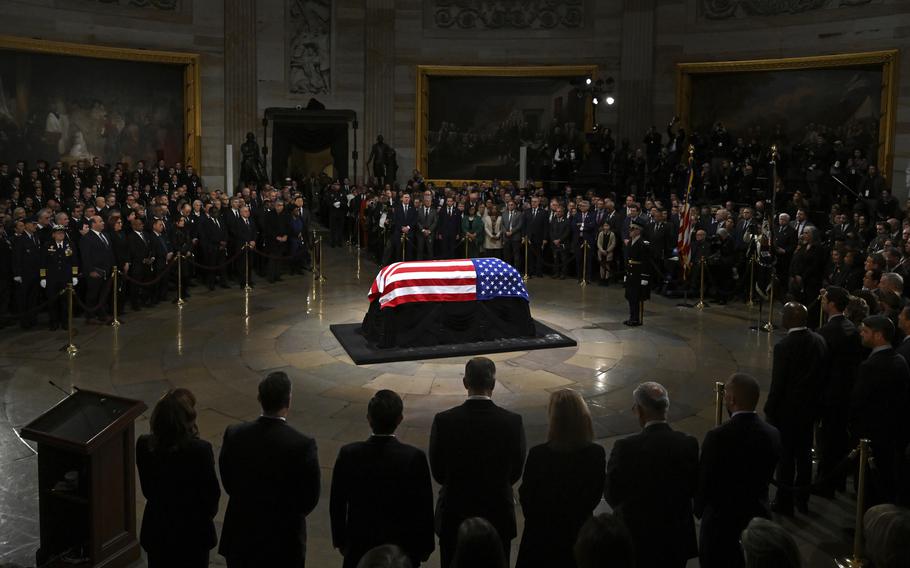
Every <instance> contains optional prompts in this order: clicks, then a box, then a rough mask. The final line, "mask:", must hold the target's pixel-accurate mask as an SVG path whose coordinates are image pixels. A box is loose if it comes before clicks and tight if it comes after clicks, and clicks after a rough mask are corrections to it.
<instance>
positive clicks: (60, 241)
mask: <svg viewBox="0 0 910 568" xmlns="http://www.w3.org/2000/svg"><path fill="white" fill-rule="evenodd" d="M52 236H53V238H52V239H51V240H50V242H48V243H47V244H45V245H44V247H43V248H42V251H43V255H42V259H41V271H40V276H41V287H42V288H44V293H45V295H46V296H47V300H48V302H49V304H48V315H49V316H50V324H51V331H54V330H56V329H57V328H59V327H61V326H62V327H63V329H67V325H68V324H69V322H68V321H67V317H66V306H67V301H66V300H64V299H63V297H62V296H61V292H62V291H63V290H64V289H65V288H66V285H67V284H70V283H72V284H73V286H75V285H76V284H78V283H79V279H78V278H77V275H78V274H79V267H78V266H76V254H75V251H74V250H73V246H72V244H71V243H70V242H69V241H67V240H66V227H64V226H63V225H54V228H53V232H52Z"/></svg>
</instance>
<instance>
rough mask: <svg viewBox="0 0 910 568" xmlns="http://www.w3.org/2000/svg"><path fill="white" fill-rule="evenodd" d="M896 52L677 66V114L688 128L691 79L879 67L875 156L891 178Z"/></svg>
mask: <svg viewBox="0 0 910 568" xmlns="http://www.w3.org/2000/svg"><path fill="white" fill-rule="evenodd" d="M898 53H899V52H898V50H896V49H892V50H883V51H869V52H863V53H844V54H836V55H816V56H809V57H791V58H779V59H751V60H744V61H712V62H701V63H677V64H676V114H677V115H678V116H679V117H680V123H681V124H682V125H684V126H685V127H686V128H689V127H690V126H691V124H690V119H691V108H692V77H693V76H694V75H703V74H720V73H743V72H755V71H757V72H761V71H790V70H799V69H807V70H814V69H828V68H838V67H841V68H844V67H856V66H870V65H880V66H881V71H882V92H881V115H880V119H879V130H878V132H879V140H878V156H879V160H878V161H879V163H880V164H881V166H880V168H879V169H880V171H881V172H882V174H883V175H886V176H889V177H890V175H891V172H892V169H893V167H894V129H895V124H894V119H895V112H896V108H897V80H898Z"/></svg>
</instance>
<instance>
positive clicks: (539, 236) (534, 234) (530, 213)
mask: <svg viewBox="0 0 910 568" xmlns="http://www.w3.org/2000/svg"><path fill="white" fill-rule="evenodd" d="M524 225H525V227H526V229H527V230H526V235H527V239H528V247H529V248H530V251H531V252H530V254H529V255H528V264H529V265H530V266H528V268H527V272H528V275H529V276H531V277H534V276H537V277H538V278H540V277H543V263H542V262H541V258H542V256H543V248H544V246H545V245H546V244H547V233H548V227H547V225H548V222H547V212H546V211H544V210H543V209H542V208H541V207H540V198H539V197H537V196H536V195H535V196H534V197H532V198H531V208H530V209H528V210H527V211H525V218H524Z"/></svg>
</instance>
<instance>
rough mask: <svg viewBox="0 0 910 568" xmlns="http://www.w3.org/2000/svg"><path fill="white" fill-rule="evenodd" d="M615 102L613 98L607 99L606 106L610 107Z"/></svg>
mask: <svg viewBox="0 0 910 568" xmlns="http://www.w3.org/2000/svg"><path fill="white" fill-rule="evenodd" d="M615 102H616V99H614V98H613V97H607V104H608V105H612V104H613V103H615Z"/></svg>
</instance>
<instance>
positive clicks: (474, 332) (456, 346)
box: [330, 298, 576, 365]
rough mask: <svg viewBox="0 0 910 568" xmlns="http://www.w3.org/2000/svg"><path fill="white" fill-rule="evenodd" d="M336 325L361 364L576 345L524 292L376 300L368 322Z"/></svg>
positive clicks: (341, 339) (340, 338)
mask: <svg viewBox="0 0 910 568" xmlns="http://www.w3.org/2000/svg"><path fill="white" fill-rule="evenodd" d="M330 329H331V330H332V333H334V334H335V337H336V338H337V339H338V341H339V342H340V343H341V345H342V347H344V349H345V351H347V353H348V355H349V356H350V357H351V359H352V360H353V361H354V362H355V363H356V364H358V365H361V364H367V363H387V362H391V361H410V360H415V359H433V358H440V357H457V356H462V355H480V354H483V353H502V352H506V351H527V350H530V349H547V348H553V347H570V346H574V345H576V342H575V341H574V340H573V339H571V338H570V337H567V336H566V335H563V334H562V333H559V332H558V331H556V330H554V329H552V328H550V327H549V326H546V325H544V324H542V323H540V322H537V321H534V320H533V319H532V318H531V311H530V308H529V306H528V302H527V301H525V300H524V299H522V298H495V299H492V300H486V301H472V302H420V303H409V304H403V305H400V306H398V307H395V308H386V309H384V310H381V309H379V304H378V302H376V301H374V302H372V303H371V304H370V309H369V311H368V312H367V314H366V316H365V317H364V318H363V323H362V324H336V325H332V326H330Z"/></svg>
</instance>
